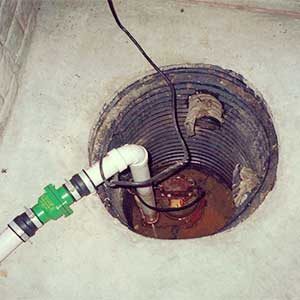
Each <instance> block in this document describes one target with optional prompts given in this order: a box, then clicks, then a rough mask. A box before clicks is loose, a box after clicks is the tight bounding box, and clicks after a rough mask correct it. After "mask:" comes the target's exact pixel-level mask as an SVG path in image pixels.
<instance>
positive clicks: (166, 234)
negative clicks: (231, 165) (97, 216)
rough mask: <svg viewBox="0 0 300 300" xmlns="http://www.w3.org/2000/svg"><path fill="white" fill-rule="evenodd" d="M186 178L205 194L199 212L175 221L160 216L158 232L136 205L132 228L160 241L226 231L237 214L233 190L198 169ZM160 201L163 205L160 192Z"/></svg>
mask: <svg viewBox="0 0 300 300" xmlns="http://www.w3.org/2000/svg"><path fill="white" fill-rule="evenodd" d="M180 174H183V175H185V176H189V177H192V178H193V179H194V180H195V182H196V184H197V186H200V187H201V188H202V189H203V190H204V191H205V196H204V197H203V198H202V200H201V201H200V202H199V203H198V204H197V208H196V209H195V210H194V211H193V212H192V213H191V214H190V215H188V216H186V217H183V218H174V217H170V215H168V214H166V213H160V215H159V220H158V222H157V223H155V225H154V228H153V227H152V226H151V225H148V224H145V223H144V221H143V219H142V217H141V213H140V211H139V208H138V207H137V205H136V204H135V202H134V205H133V207H132V227H133V230H134V231H135V232H137V233H139V234H142V235H144V236H148V237H155V238H160V239H187V238H196V237H201V236H207V235H211V234H213V233H216V232H217V231H218V230H220V229H221V228H223V227H224V225H225V224H226V223H227V222H228V220H229V219H230V218H231V217H232V215H233V214H234V212H235V205H234V203H233V200H232V195H231V190H230V189H229V188H228V187H227V186H226V185H225V184H224V183H223V182H221V181H220V180H218V179H217V178H215V177H214V176H212V175H209V174H208V173H205V172H203V171H199V170H197V169H185V170H183V171H181V172H179V173H178V174H176V176H178V175H180ZM155 194H156V201H157V204H158V206H161V205H160V204H161V203H160V196H159V194H158V190H156V191H155Z"/></svg>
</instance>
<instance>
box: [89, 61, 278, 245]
mask: <svg viewBox="0 0 300 300" xmlns="http://www.w3.org/2000/svg"><path fill="white" fill-rule="evenodd" d="M163 70H164V72H165V73H166V74H167V76H168V77H169V78H170V80H171V81H172V83H173V84H174V86H175V88H176V93H177V115H178V121H179V125H180V128H181V131H182V133H183V136H184V139H185V140H186V142H187V145H188V148H189V151H190V155H191V162H190V164H189V165H188V166H187V167H186V168H185V169H184V170H182V171H180V172H179V173H178V174H174V175H173V176H172V177H171V178H169V179H167V180H166V181H165V182H161V183H160V184H159V185H158V186H156V187H154V190H155V195H156V201H157V205H158V206H160V207H180V206H183V205H185V204H188V203H189V202H191V201H192V200H193V199H194V198H195V197H200V193H201V200H200V201H198V202H197V204H196V205H195V206H192V207H191V208H189V209H184V210H183V211H181V212H174V213H160V216H159V220H158V222H157V223H156V224H155V225H154V226H150V225H147V224H144V222H143V219H142V216H141V214H140V211H139V209H138V207H137V206H136V203H135V201H134V198H133V195H132V194H130V193H129V192H128V191H127V190H124V189H120V188H116V189H111V188H107V187H105V186H104V185H102V186H100V187H99V190H98V193H99V196H100V199H101V200H102V201H103V203H104V205H105V207H106V208H107V210H108V211H109V212H110V214H111V215H112V216H114V217H116V218H118V219H119V220H120V221H121V223H123V224H124V225H126V226H127V227H128V228H129V229H131V230H133V231H134V232H137V233H139V234H142V235H145V236H151V237H156V238H162V239H183V238H196V237H201V236H206V235H212V234H215V233H218V232H222V231H224V230H226V229H228V228H231V227H233V226H235V225H236V224H238V223H239V222H241V221H242V220H244V219H245V218H247V217H248V216H249V215H250V214H251V213H252V212H253V211H254V210H255V209H256V208H257V207H258V206H259V205H260V204H261V203H262V201H263V200H264V199H265V197H266V195H267V194H268V192H269V191H271V189H272V188H273V186H274V183H275V180H276V169H277V164H278V143H277V136H276V132H275V129H274V125H273V122H272V118H271V116H270V114H269V110H268V107H267V104H266V102H265V101H264V99H263V98H262V96H261V95H260V94H259V93H258V92H256V91H254V89H253V88H251V87H250V86H249V84H247V82H246V81H245V79H244V78H243V77H242V76H241V75H239V74H236V73H234V72H233V71H228V70H224V69H222V68H220V67H217V66H212V65H202V64H201V65H200V64H197V65H184V66H171V67H165V68H163ZM131 143H132V144H139V145H143V146H144V147H145V148H146V149H147V150H148V152H149V155H150V167H151V172H152V174H156V173H157V172H158V171H160V170H161V169H163V168H165V167H166V166H169V165H171V164H172V163H174V162H175V161H178V160H180V159H181V157H182V156H183V152H182V149H181V146H180V144H179V142H178V138H177V136H176V134H175V130H174V126H173V122H172V118H171V101H170V90H169V88H168V87H167V86H166V84H165V81H164V80H163V79H162V78H161V76H160V75H159V74H157V73H155V74H151V75H148V76H145V77H144V78H142V79H140V80H137V81H136V82H134V83H132V84H131V85H129V86H128V87H127V88H125V89H124V90H122V91H121V92H119V93H118V94H117V95H116V96H115V97H114V99H113V100H112V101H111V102H110V103H109V104H108V105H106V106H105V107H104V109H103V112H102V113H101V115H100V117H99V119H98V121H97V123H96V125H95V127H94V128H93V131H92V134H91V138H90V142H89V159H90V163H94V162H96V161H97V160H98V159H99V153H103V152H104V153H107V152H108V151H109V150H111V149H113V148H116V147H119V146H121V145H124V144H131ZM119 177H121V178H122V179H124V180H130V173H129V171H125V172H123V173H122V174H119ZM203 192H204V193H203ZM202 193H203V194H202Z"/></svg>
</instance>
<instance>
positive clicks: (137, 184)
mask: <svg viewBox="0 0 300 300" xmlns="http://www.w3.org/2000/svg"><path fill="white" fill-rule="evenodd" d="M107 2H108V5H109V7H110V10H111V13H112V15H113V17H114V19H115V21H116V23H117V25H118V26H119V28H120V29H121V30H122V31H123V32H125V34H126V35H127V36H128V37H129V39H130V40H131V41H132V42H133V44H134V45H135V46H136V47H137V48H138V50H139V51H140V53H141V54H142V55H143V56H144V57H145V59H146V60H147V61H148V62H149V63H150V65H151V66H152V67H153V68H154V69H155V70H156V71H157V73H159V74H160V75H161V76H162V78H163V79H164V80H165V82H166V83H167V85H168V87H169V88H170V91H171V103H172V120H173V123H174V128H175V131H176V134H177V136H178V140H179V142H180V143H181V145H182V149H183V152H184V156H183V158H182V160H181V161H177V162H176V163H174V164H173V165H172V166H169V167H168V168H166V169H165V170H163V171H161V172H160V173H158V174H156V175H154V176H152V177H151V178H150V179H148V180H145V181H140V182H129V181H109V180H108V179H107V178H106V177H105V175H104V172H103V166H102V161H103V158H104V156H105V155H104V153H100V159H99V160H100V163H99V168H100V174H101V177H102V178H103V181H104V184H105V185H106V186H108V187H124V188H129V187H131V188H132V187H135V188H136V187H146V186H151V185H153V184H156V183H159V182H161V181H163V180H164V179H166V178H168V177H170V176H171V175H173V174H174V173H176V172H177V171H179V170H180V169H181V168H182V167H183V166H185V165H186V164H187V163H188V162H189V161H190V154H189V150H188V147H187V145H186V142H185V140H184V138H183V136H182V133H181V131H180V128H179V125H178V119H177V109H176V90H175V87H174V85H173V84H172V82H171V81H170V79H169V78H168V77H167V75H166V74H164V73H163V72H162V71H161V70H160V68H159V67H158V66H157V65H156V64H155V63H154V62H153V60H152V59H151V58H150V57H149V56H148V54H147V53H146V52H145V50H144V49H143V48H142V47H141V45H140V44H139V43H138V42H137V41H136V39H135V38H134V37H133V36H132V35H131V33H130V32H129V31H128V30H127V29H126V28H125V27H124V26H123V24H122V23H121V21H120V19H119V17H118V15H117V12H116V10H115V8H114V4H113V1H112V0H107Z"/></svg>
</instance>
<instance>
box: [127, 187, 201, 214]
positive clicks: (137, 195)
mask: <svg viewBox="0 0 300 300" xmlns="http://www.w3.org/2000/svg"><path fill="white" fill-rule="evenodd" d="M128 191H129V192H130V193H131V194H133V195H134V196H136V197H137V198H138V199H139V200H140V202H141V203H142V204H143V205H145V206H146V207H148V208H150V209H152V210H154V211H157V212H174V211H180V210H184V209H187V208H190V207H192V206H194V205H195V204H197V203H199V202H200V201H201V200H202V199H203V197H204V196H205V192H204V191H201V194H200V195H199V196H198V197H197V199H195V200H193V201H192V202H191V203H189V204H186V205H184V206H181V207H165V208H164V207H156V206H151V205H149V204H148V203H147V202H145V201H144V200H143V198H142V197H141V196H140V195H139V194H138V193H137V192H136V191H133V190H129V189H128Z"/></svg>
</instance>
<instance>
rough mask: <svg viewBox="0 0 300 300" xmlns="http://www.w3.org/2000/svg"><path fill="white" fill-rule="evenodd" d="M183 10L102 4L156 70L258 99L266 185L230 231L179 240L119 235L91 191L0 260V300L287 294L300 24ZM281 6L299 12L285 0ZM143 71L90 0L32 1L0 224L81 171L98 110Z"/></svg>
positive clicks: (295, 206) (296, 266) (293, 235)
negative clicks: (207, 79) (271, 167)
mask: <svg viewBox="0 0 300 300" xmlns="http://www.w3.org/2000/svg"><path fill="white" fill-rule="evenodd" d="M196 2H197V1H180V0H178V1H171V0H169V1H159V0H153V1H151V5H150V4H149V3H150V2H149V1H146V0H144V1H139V0H130V1H129V0H128V1H126V2H125V1H116V5H117V8H118V11H119V14H120V17H121V18H122V20H123V21H124V23H125V24H126V25H127V26H128V28H129V29H130V30H131V31H132V33H133V34H134V35H135V36H136V37H137V39H138V40H139V41H141V42H142V44H143V46H144V47H145V49H148V52H149V54H150V55H151V56H152V57H153V58H154V59H155V60H156V61H157V62H158V63H159V64H161V65H169V64H176V63H193V62H197V63H198V62H202V63H211V64H216V65H220V66H222V67H224V68H229V69H233V70H235V71H236V72H238V73H241V74H242V75H244V76H245V77H246V78H247V79H248V80H249V81H250V82H251V83H252V84H253V85H254V86H255V87H256V88H258V89H259V90H260V91H261V92H262V94H263V95H264V97H265V99H266V100H267V101H268V103H269V105H270V107H271V110H272V113H273V116H274V121H275V125H276V128H277V132H278V136H279V142H280V165H279V172H278V180H277V185H276V188H275V189H274V191H273V192H272V193H271V194H270V195H269V196H268V197H267V200H266V201H265V203H264V204H263V205H262V206H261V207H260V208H259V209H258V210H257V212H255V214H254V215H252V216H251V217H250V218H249V219H248V220H246V221H245V222H244V223H242V224H240V225H239V226H238V227H236V228H235V229H233V230H231V231H228V232H225V233H222V234H219V235H217V236H213V237H208V238H202V239H196V240H187V241H160V240H152V239H147V238H144V237H140V236H138V235H136V234H134V233H131V232H129V231H128V230H127V229H126V228H125V227H123V226H122V225H121V224H120V223H119V222H118V221H116V220H113V219H112V217H111V216H110V215H109V214H108V213H107V211H106V210H105V208H104V207H103V206H102V204H101V203H100V202H99V200H98V199H97V197H96V196H92V197H90V198H88V199H86V200H83V201H82V202H80V203H78V204H76V206H75V207H74V214H73V215H72V217H69V218H67V219H63V220H60V221H57V222H53V223H52V224H48V225H47V226H45V228H43V230H41V231H40V232H39V234H38V235H37V236H36V237H35V238H34V239H33V244H30V243H27V244H24V245H23V246H22V247H21V248H19V249H18V251H17V252H16V253H15V254H13V255H12V256H11V257H9V259H7V260H6V261H5V262H4V263H2V264H1V265H0V298H1V300H12V299H32V300H35V299H43V300H50V299H51V300H52V299H74V300H76V299H139V300H144V299H153V298H157V299H253V300H254V299H255V300H258V299H264V300H269V299H270V300H271V299H272V300H275V299H280V300H281V299H289V300H290V299H300V285H299V280H300V258H299V255H298V252H299V251H298V250H299V248H300V232H299V228H300V218H299V212H300V201H299V196H298V195H299V192H300V188H299V182H300V169H299V166H300V157H299V155H298V153H299V148H300V142H299V138H298V137H299V129H298V128H299V127H298V126H299V122H300V104H299V94H300V86H299V82H300V69H299V64H300V55H299V53H300V43H299V41H300V20H299V18H300V17H299V18H297V16H294V17H289V16H285V15H284V14H267V13H265V14H263V13H253V12H247V11H242V10H236V9H226V8H224V7H223V8H216V7H209V6H207V5H204V4H201V3H200V2H201V1H198V2H199V3H196ZM230 2H232V3H233V2H234V1H228V3H230ZM235 2H237V1H235ZM244 2H246V1H244ZM256 2H257V1H256ZM260 2H261V3H262V4H264V2H265V3H266V2H267V1H260ZM273 2H274V1H273ZM275 2H276V1H275ZM277 2H279V1H277ZM281 2H285V7H284V9H289V8H290V9H291V10H292V11H294V12H297V10H295V9H297V8H298V13H299V15H300V9H299V5H298V4H299V2H298V1H281ZM251 3H253V1H251ZM272 5H273V6H274V5H275V4H274V3H273V4H272ZM289 5H290V6H289ZM182 8H183V9H184V12H181V9H182ZM280 8H282V7H280ZM296 15H297V14H296ZM149 70H151V68H150V67H149V65H148V64H147V63H146V62H145V61H144V59H143V58H142V57H141V56H140V55H139V54H138V53H137V51H136V49H135V48H134V47H133V46H132V45H131V44H130V43H129V42H128V40H127V38H126V37H125V36H124V35H123V34H122V33H121V32H120V31H119V30H118V28H117V27H116V25H115V24H114V22H113V20H112V17H111V16H110V14H109V11H108V8H107V5H106V4H105V2H104V1H92V0H90V1H71V0H68V1H60V0H56V1H50V0H45V1H44V2H43V4H42V7H41V10H40V13H39V17H38V24H37V28H36V32H35V35H34V38H33V43H32V46H31V50H30V53H29V58H28V61H27V65H26V68H25V70H24V74H23V84H22V85H21V87H20V90H19V95H18V99H17V101H16V106H15V109H14V111H13V115H12V117H11V119H10V122H9V124H8V127H7V130H6V134H5V137H4V140H3V142H2V145H1V147H0V169H7V173H1V174H0V186H1V189H0V199H1V202H0V208H1V211H0V222H1V224H3V226H4V225H5V224H7V222H9V221H10V220H11V218H12V217H14V216H15V215H16V213H18V212H21V211H22V209H23V206H24V205H26V206H29V207H30V206H31V205H32V204H33V203H35V201H36V199H37V197H38V196H39V195H40V194H41V192H42V188H43V187H44V186H45V185H46V184H48V183H50V182H52V183H55V184H56V185H60V184H61V183H62V180H63V178H69V177H70V176H71V175H72V174H73V173H75V172H76V171H79V170H80V169H81V168H82V167H83V166H86V165H87V163H88V162H87V143H88V137H89V132H90V129H91V127H92V125H93V123H94V121H95V119H96V117H97V115H98V112H99V111H100V109H101V106H102V105H103V103H104V102H105V101H109V100H110V99H111V98H112V96H113V95H114V93H115V91H116V90H119V89H120V88H122V87H124V86H126V85H127V84H128V83H130V82H131V81H132V80H133V79H135V78H138V77H139V76H141V75H142V74H143V73H144V72H146V71H149Z"/></svg>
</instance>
